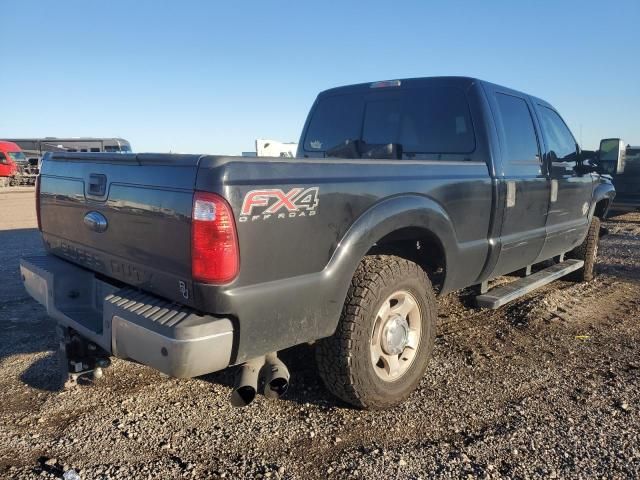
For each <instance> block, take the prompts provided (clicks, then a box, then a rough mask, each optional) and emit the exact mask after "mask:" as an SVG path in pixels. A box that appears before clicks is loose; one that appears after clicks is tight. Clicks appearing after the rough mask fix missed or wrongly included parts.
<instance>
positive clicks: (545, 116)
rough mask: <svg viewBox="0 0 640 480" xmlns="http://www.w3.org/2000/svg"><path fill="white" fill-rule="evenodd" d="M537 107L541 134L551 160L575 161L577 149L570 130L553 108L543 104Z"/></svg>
mask: <svg viewBox="0 0 640 480" xmlns="http://www.w3.org/2000/svg"><path fill="white" fill-rule="evenodd" d="M539 107H540V108H539V109H538V111H539V113H540V125H541V128H542V134H543V135H544V138H545V140H546V143H547V150H548V153H549V154H550V155H551V158H552V160H553V161H557V162H572V161H575V159H576V156H577V153H578V151H577V148H576V141H575V139H574V138H573V135H572V134H571V131H570V130H569V128H568V127H567V125H566V124H565V123H564V121H563V120H562V118H560V115H558V114H557V113H556V112H555V111H554V110H552V109H550V108H548V107H545V106H543V105H539ZM554 157H555V158H554Z"/></svg>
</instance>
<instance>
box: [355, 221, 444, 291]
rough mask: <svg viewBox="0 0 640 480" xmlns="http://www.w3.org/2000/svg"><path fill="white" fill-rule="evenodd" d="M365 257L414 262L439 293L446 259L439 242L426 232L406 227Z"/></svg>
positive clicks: (377, 244) (379, 244)
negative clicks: (385, 257)
mask: <svg viewBox="0 0 640 480" xmlns="http://www.w3.org/2000/svg"><path fill="white" fill-rule="evenodd" d="M367 255H396V256H398V257H401V258H405V259H407V260H409V261H411V262H414V263H416V264H418V265H420V267H421V268H422V269H423V270H424V271H425V272H426V273H427V275H428V276H429V280H431V283H432V284H433V287H434V288H435V290H436V291H437V292H439V291H440V290H441V288H442V285H443V284H444V279H445V276H446V267H447V266H446V257H445V253H444V248H443V247H442V244H441V243H440V240H438V238H437V237H436V236H435V235H434V234H433V233H431V232H430V231H428V230H425V229H422V228H418V227H407V228H402V229H400V230H396V231H394V232H391V233H389V234H387V235H385V236H384V237H382V238H381V239H380V240H378V241H377V242H376V243H375V244H374V245H373V247H371V249H370V250H369V251H368V252H367Z"/></svg>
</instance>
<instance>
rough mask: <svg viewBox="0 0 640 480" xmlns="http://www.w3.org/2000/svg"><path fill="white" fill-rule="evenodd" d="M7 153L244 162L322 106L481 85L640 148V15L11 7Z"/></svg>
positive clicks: (141, 5) (604, 5) (226, 6)
mask: <svg viewBox="0 0 640 480" xmlns="http://www.w3.org/2000/svg"><path fill="white" fill-rule="evenodd" d="M0 12H1V16H2V20H3V22H2V28H0V58H2V64H3V66H4V70H5V71H4V72H3V73H4V75H2V77H1V78H2V79H1V80H0V98H1V99H2V110H3V112H2V115H0V137H2V136H4V137H17V136H21V137H26V136H122V137H124V138H126V139H128V140H130V141H131V143H132V145H133V148H134V150H136V151H158V152H164V151H169V150H172V151H177V152H185V153H186V152H189V153H224V154H239V153H240V152H241V151H242V150H251V149H253V141H254V139H255V138H273V139H278V140H282V141H297V140H298V136H299V132H300V129H301V128H302V125H303V123H304V120H305V117H306V113H307V110H308V108H309V107H310V106H311V103H312V102H313V100H314V98H315V95H316V94H317V92H318V91H320V90H324V89H326V88H330V87H333V86H337V85H343V84H349V83H356V82H365V81H372V80H380V79H390V78H403V77H415V76H431V75H468V76H477V77H480V78H483V79H486V80H489V81H493V82H496V83H500V84H503V85H506V86H509V87H512V88H515V89H519V90H523V91H526V92H528V93H531V94H533V95H536V96H539V97H542V98H544V99H545V100H547V101H549V102H550V103H552V104H553V105H554V106H556V108H558V109H559V111H560V112H561V114H562V115H563V116H564V118H565V120H566V121H567V123H568V124H569V126H570V127H571V128H572V130H573V132H574V134H575V136H576V137H577V138H578V139H580V137H582V144H583V147H585V148H593V147H595V146H596V145H597V142H598V140H599V139H600V138H603V137H617V136H620V137H622V138H623V139H625V141H627V142H630V143H632V144H640V1H639V0H629V1H620V2H616V1H609V2H601V1H600V2H595V1H557V0H556V1H539V2H520V1H499V2H498V1H495V2H494V1H485V2H480V1H469V2H462V1H446V2H445V1H441V2H427V1H413V2H410V1H407V2H402V1H389V0H387V1H383V2H378V1H373V0H370V1H367V2H355V1H346V0H343V1H341V2H331V1H323V2H316V3H311V2H304V3H303V2H301V1H298V2H293V1H292V2H287V1H272V2H269V1H260V2H214V1H195V0H193V1H189V0H183V1H175V2H169V1H150V0H136V1H120V0H111V1H91V0H82V1H78V0H69V1H65V0H60V1H46V0H42V1H32V0H0Z"/></svg>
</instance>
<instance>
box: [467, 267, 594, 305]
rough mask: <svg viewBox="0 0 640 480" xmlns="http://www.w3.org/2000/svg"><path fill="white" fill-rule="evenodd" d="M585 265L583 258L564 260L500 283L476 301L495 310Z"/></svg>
mask: <svg viewBox="0 0 640 480" xmlns="http://www.w3.org/2000/svg"><path fill="white" fill-rule="evenodd" d="M583 265H584V261H583V260H565V261H564V262H561V263H558V264H556V265H552V266H551V267H548V268H545V269H544V270H540V271H539V272H536V273H534V274H532V275H529V276H528V277H524V278H521V279H519V280H515V281H513V282H510V283H507V284H504V285H500V286H499V287H496V288H493V289H491V290H489V291H488V292H487V293H485V294H483V295H478V296H477V297H476V302H477V304H478V306H479V307H482V308H490V309H492V310H495V309H496V308H499V307H501V306H502V305H504V304H505V303H509V302H510V301H512V300H515V299H516V298H520V297H522V296H523V295H526V294H527V293H529V292H531V291H533V290H535V289H536V288H540V287H542V286H543V285H546V284H547V283H551V282H553V281H554V280H557V279H558V278H560V277H564V276H565V275H567V274H569V273H571V272H574V271H576V270H578V269H580V268H582V266H583Z"/></svg>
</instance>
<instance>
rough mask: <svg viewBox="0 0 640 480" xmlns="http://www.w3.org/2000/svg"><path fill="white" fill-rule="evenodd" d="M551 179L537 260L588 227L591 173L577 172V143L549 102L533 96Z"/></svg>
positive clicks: (573, 240) (564, 248)
mask: <svg viewBox="0 0 640 480" xmlns="http://www.w3.org/2000/svg"><path fill="white" fill-rule="evenodd" d="M535 108H536V112H537V115H538V120H539V122H540V130H541V132H542V139H543V145H544V160H545V163H546V165H548V169H549V176H550V179H551V185H550V187H551V196H550V204H549V213H548V215H547V222H546V229H547V239H546V241H545V245H544V248H543V249H542V251H541V252H540V256H539V260H546V259H548V258H551V257H553V256H556V255H560V254H561V253H564V252H566V251H568V250H570V249H571V248H573V247H574V246H576V245H578V244H579V243H580V242H582V239H583V238H584V235H585V234H586V231H587V229H588V227H589V207H590V206H591V199H592V196H593V175H592V174H591V173H584V174H578V173H576V170H575V166H576V161H577V159H578V145H577V143H576V141H575V138H574V137H573V135H572V134H571V131H570V130H569V128H568V127H567V125H566V124H565V122H564V120H562V118H561V117H560V115H559V114H558V112H556V111H555V110H554V109H553V108H551V106H550V105H548V104H545V102H542V101H540V100H535Z"/></svg>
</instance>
